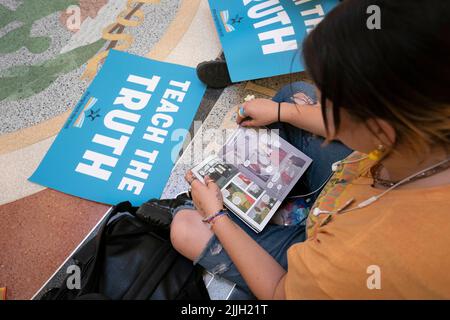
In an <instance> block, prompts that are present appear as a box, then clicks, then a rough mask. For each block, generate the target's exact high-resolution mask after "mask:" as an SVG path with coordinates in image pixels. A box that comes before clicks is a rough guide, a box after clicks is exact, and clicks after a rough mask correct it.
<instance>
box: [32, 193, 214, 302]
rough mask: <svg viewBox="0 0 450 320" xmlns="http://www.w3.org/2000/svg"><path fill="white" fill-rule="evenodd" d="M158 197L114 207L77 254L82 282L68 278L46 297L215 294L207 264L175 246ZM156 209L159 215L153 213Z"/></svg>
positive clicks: (163, 297) (153, 297)
mask: <svg viewBox="0 0 450 320" xmlns="http://www.w3.org/2000/svg"><path fill="white" fill-rule="evenodd" d="M152 201H153V202H152ZM152 201H149V202H147V203H146V204H144V205H142V206H141V207H140V208H136V207H132V206H131V204H130V203H129V202H122V203H120V204H118V205H117V206H115V207H113V208H112V211H111V212H110V213H109V214H108V216H107V217H106V218H105V221H104V222H103V223H102V225H101V226H100V228H99V231H98V232H97V234H96V235H95V236H94V237H93V238H92V239H91V240H89V241H88V242H87V243H86V244H85V245H83V246H82V247H81V248H80V249H79V250H78V251H77V252H76V253H75V254H74V256H73V259H74V261H75V263H76V265H78V266H79V267H80V270H81V288H80V289H72V290H70V289H68V288H67V285H66V281H64V282H63V284H62V286H61V287H60V288H54V289H51V290H50V291H48V292H47V293H46V294H44V296H43V297H42V298H41V299H42V300H72V299H77V300H81V299H83V300H85V299H113V300H186V299H188V300H201V299H209V295H208V292H207V290H206V287H205V284H204V281H203V276H202V273H203V270H202V268H201V267H199V266H194V265H193V263H192V262H191V261H189V260H188V259H186V258H185V257H183V256H181V255H180V254H179V253H178V252H177V251H175V249H174V248H173V247H172V245H171V243H170V237H169V232H170V231H169V228H168V226H169V225H170V221H169V223H167V220H171V216H170V218H168V217H162V216H161V213H160V212H157V211H158V210H156V209H155V206H154V204H155V203H157V201H158V200H152ZM152 211H153V212H152ZM155 211H156V213H154V212H155ZM152 213H153V214H155V215H156V218H152V219H148V217H149V215H152ZM139 217H143V218H139ZM161 217H162V219H158V218H161ZM164 220H166V221H164ZM159 222H161V223H159Z"/></svg>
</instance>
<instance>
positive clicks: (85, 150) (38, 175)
mask: <svg viewBox="0 0 450 320" xmlns="http://www.w3.org/2000/svg"><path fill="white" fill-rule="evenodd" d="M204 92H205V86H204V85H203V84H202V83H201V82H200V81H199V80H198V78H197V75H196V72H195V69H192V68H188V67H184V66H180V65H175V64H169V63H164V62H159V61H154V60H150V59H146V58H142V57H138V56H134V55H131V54H127V53H123V52H119V51H111V52H110V54H109V56H108V58H107V60H106V62H105V64H104V65H103V67H102V69H101V70H100V72H99V73H98V75H97V77H96V78H95V79H94V81H93V82H92V84H91V85H90V86H89V88H88V90H87V91H86V92H85V94H84V96H83V97H82V98H81V100H80V101H79V103H78V104H77V106H76V107H75V109H74V110H73V112H72V114H71V115H70V117H69V119H68V121H67V122H66V124H65V125H64V127H63V128H62V130H61V132H60V133H59V135H58V136H57V138H56V140H55V142H54V143H53V145H52V146H51V148H50V150H49V151H48V153H47V154H46V156H45V158H44V159H43V160H42V162H41V164H40V165H39V168H38V169H37V170H36V172H35V173H34V174H33V175H32V176H31V177H30V181H32V182H36V183H39V184H42V185H44V186H47V187H50V188H53V189H56V190H59V191H62V192H65V193H69V194H72V195H75V196H79V197H82V198H86V199H90V200H94V201H98V202H103V203H108V204H116V203H118V202H121V201H124V200H130V201H131V202H132V203H133V204H134V205H139V204H141V203H142V202H144V201H146V200H148V199H150V198H159V197H160V196H161V193H162V191H163V188H164V186H165V184H166V182H167V180H168V177H169V175H170V172H171V170H172V167H173V165H174V161H175V160H176V158H177V156H178V152H179V150H180V148H181V146H182V144H183V140H184V137H185V136H186V133H187V132H188V130H189V127H190V125H191V123H192V120H193V118H194V115H195V114H196V112H197V109H198V106H199V104H200V101H201V99H202V97H203V94H204Z"/></svg>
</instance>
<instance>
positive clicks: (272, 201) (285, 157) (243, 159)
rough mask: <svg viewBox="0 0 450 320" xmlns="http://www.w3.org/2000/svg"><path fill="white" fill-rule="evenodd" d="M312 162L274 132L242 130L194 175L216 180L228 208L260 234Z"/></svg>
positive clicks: (196, 170) (199, 166) (203, 163)
mask: <svg viewBox="0 0 450 320" xmlns="http://www.w3.org/2000/svg"><path fill="white" fill-rule="evenodd" d="M311 162H312V160H311V158H309V157H308V156H307V155H305V154H304V153H303V152H301V151H300V150H298V149H296V148H295V147H294V146H292V145H291V144H290V143H288V142H287V141H286V140H284V139H282V138H281V137H280V136H279V135H277V134H276V133H275V132H274V131H273V130H269V129H265V128H261V129H253V128H252V129H249V128H242V127H241V128H239V129H237V130H236V132H235V133H234V134H233V135H232V136H231V137H230V138H229V139H228V141H227V142H226V144H225V145H224V146H223V147H222V148H221V150H220V151H219V152H218V154H217V155H214V156H210V157H208V158H207V159H205V160H204V161H202V162H201V163H200V164H198V165H197V166H195V167H194V168H193V169H192V172H193V174H194V175H195V176H196V177H197V178H198V179H200V180H201V181H203V178H204V177H205V176H206V175H208V176H209V177H211V178H212V179H214V180H215V182H216V183H217V185H218V186H219V188H220V189H221V191H222V194H223V200H224V204H225V206H226V207H227V208H228V209H229V210H230V211H232V212H233V213H234V214H236V215H237V216H238V217H239V218H240V219H241V220H242V221H244V222H245V223H246V224H247V225H248V226H249V227H251V228H252V229H253V230H254V231H255V232H260V231H262V230H263V229H264V227H265V226H266V224H267V223H268V222H269V221H270V219H271V218H272V216H273V214H274V213H275V212H276V211H277V209H278V207H279V206H280V204H281V202H282V201H283V200H284V198H286V196H287V195H288V194H289V192H290V191H291V189H292V188H293V187H294V185H295V184H296V183H297V181H298V180H299V179H300V177H301V176H302V175H303V173H304V172H305V171H306V169H307V168H308V166H309V165H310V164H311Z"/></svg>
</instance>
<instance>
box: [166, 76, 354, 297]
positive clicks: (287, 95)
mask: <svg viewBox="0 0 450 320" xmlns="http://www.w3.org/2000/svg"><path fill="white" fill-rule="evenodd" d="M299 93H300V94H302V95H304V96H306V98H307V99H308V100H309V101H310V102H312V103H315V102H316V101H317V99H316V93H315V87H314V86H312V85H311V84H308V83H306V82H296V83H292V84H290V85H287V86H285V87H284V88H282V89H281V90H280V91H279V92H278V93H277V95H276V96H275V97H274V98H273V100H274V101H276V102H294V98H293V97H294V96H295V95H296V94H299ZM271 128H272V129H278V130H279V134H280V136H281V137H283V138H284V139H286V140H287V141H289V142H290V143H291V144H292V145H294V146H295V147H297V148H298V149H299V150H301V151H303V152H304V153H305V154H307V155H308V156H310V157H311V158H312V159H313V162H312V164H311V165H310V167H309V168H308V170H306V172H305V174H304V175H303V176H302V178H301V179H300V181H299V184H302V186H304V187H305V191H306V192H310V191H312V190H316V189H317V188H318V187H320V186H321V185H323V182H324V181H325V180H326V179H327V178H328V177H329V176H330V174H331V165H332V163H333V162H335V161H338V160H341V159H343V158H345V157H346V156H348V155H349V154H350V153H351V152H352V150H350V149H349V148H347V147H346V146H344V145H343V144H341V143H339V142H331V143H329V144H328V145H326V146H325V147H324V146H323V138H320V137H317V136H315V135H312V134H311V133H309V132H306V131H303V130H301V129H299V128H296V127H293V126H290V125H287V124H274V125H272V126H271ZM319 192H320V190H318V192H317V193H316V195H317V194H318V193H319ZM313 200H314V198H313ZM182 209H195V208H194V205H193V204H190V205H189V204H188V205H186V206H182V207H179V208H176V210H175V211H174V214H176V212H179V211H180V210H182ZM230 218H231V219H232V220H233V221H234V222H235V223H236V224H237V225H239V226H240V227H241V228H242V229H243V230H244V231H246V232H247V233H248V235H249V236H250V237H252V238H253V239H254V240H255V241H256V242H257V243H258V244H259V245H260V246H261V247H263V248H264V249H265V250H266V251H267V252H268V253H269V254H270V255H271V256H272V257H273V258H274V259H275V260H276V261H278V263H279V264H280V265H281V266H282V267H283V268H285V269H287V250H288V249H289V247H290V246H292V245H293V244H296V243H299V242H303V241H304V240H305V239H306V233H305V226H304V225H303V224H298V225H292V226H282V225H275V224H271V223H269V224H267V225H266V227H265V228H264V230H263V231H261V232H260V233H256V232H255V231H253V230H252V229H250V228H249V227H248V226H247V225H246V224H245V223H244V222H242V221H241V220H240V219H239V218H238V217H237V216H235V215H234V214H233V213H230ZM195 263H198V264H200V265H201V266H203V267H204V268H205V269H206V270H208V271H209V272H211V273H213V274H215V275H220V276H221V277H223V278H225V279H227V280H229V281H231V282H233V283H235V284H236V286H237V287H239V289H241V291H243V292H244V293H246V294H248V297H253V295H252V294H251V291H250V289H249V287H248V286H247V284H246V283H245V281H244V279H243V278H242V276H241V275H240V273H239V271H238V270H237V268H236V267H235V265H234V264H233V262H232V261H231V259H230V257H229V256H228V254H227V253H226V252H225V250H224V249H223V248H222V245H221V244H220V241H219V240H218V239H217V237H216V236H215V235H213V236H212V238H211V239H210V240H209V242H208V244H207V245H206V247H205V248H204V250H203V252H202V253H201V254H200V256H199V257H198V258H197V260H196V261H195Z"/></svg>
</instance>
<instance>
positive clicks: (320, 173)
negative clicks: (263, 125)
mask: <svg viewBox="0 0 450 320" xmlns="http://www.w3.org/2000/svg"><path fill="white" fill-rule="evenodd" d="M273 100H274V101H276V102H290V103H297V104H316V103H317V95H316V89H315V87H314V86H313V85H312V84H309V83H307V82H295V83H292V84H289V85H286V86H285V87H283V88H282V89H281V90H280V91H279V92H278V93H277V94H276V95H275V97H273ZM270 127H271V129H278V130H279V134H280V136H281V137H282V138H283V139H285V140H287V141H288V142H289V143H291V144H292V145H293V146H295V147H296V148H298V149H299V150H300V151H302V152H303V153H305V154H306V155H307V156H309V157H310V158H311V159H313V162H312V163H311V165H310V167H309V168H308V170H307V171H306V172H305V175H304V176H303V177H302V178H301V179H300V180H301V183H302V184H303V185H304V186H305V187H306V188H305V191H306V192H311V191H314V190H317V189H318V188H319V187H320V186H322V185H323V183H324V182H325V181H326V180H327V178H328V177H329V176H330V174H331V173H332V170H331V165H332V164H333V163H334V162H336V161H339V160H342V159H344V158H345V157H347V156H348V155H349V154H350V153H351V152H352V150H351V149H349V148H348V147H346V146H345V145H343V144H342V143H340V142H336V141H333V142H331V143H329V144H328V145H323V142H324V139H323V138H322V137H319V136H316V135H313V134H311V133H309V132H307V131H305V130H302V129H299V128H296V127H294V126H291V125H289V124H286V123H276V124H273V125H272V126H270ZM318 194H319V192H316V193H315V195H314V196H313V197H312V198H313V200H314V199H315V197H316V196H318Z"/></svg>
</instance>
